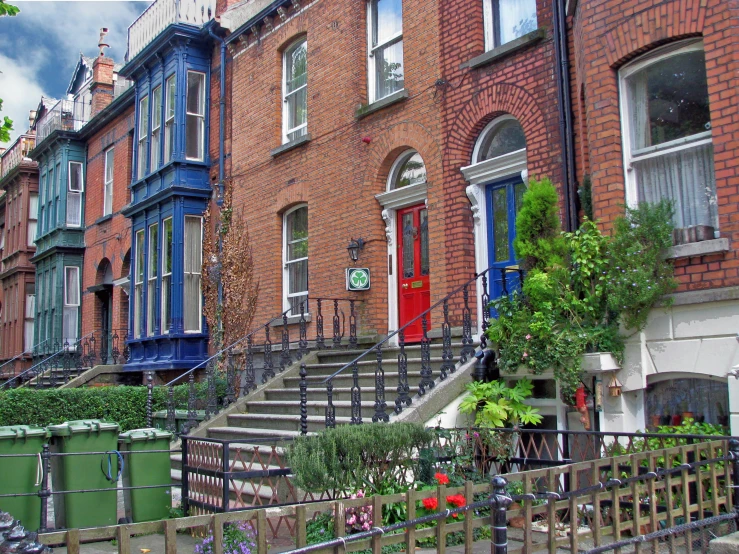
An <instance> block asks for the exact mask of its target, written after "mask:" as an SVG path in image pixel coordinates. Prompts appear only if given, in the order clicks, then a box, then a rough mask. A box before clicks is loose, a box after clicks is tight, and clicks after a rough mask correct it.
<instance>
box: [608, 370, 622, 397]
mask: <svg viewBox="0 0 739 554" xmlns="http://www.w3.org/2000/svg"><path fill="white" fill-rule="evenodd" d="M622 386H623V385H622V384H621V383H620V382H619V380H618V379H616V374H615V373H614V374H613V375H611V381H610V382H609V383H608V393H609V394H610V395H611V396H621V387H622Z"/></svg>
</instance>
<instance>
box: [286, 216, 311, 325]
mask: <svg viewBox="0 0 739 554" xmlns="http://www.w3.org/2000/svg"><path fill="white" fill-rule="evenodd" d="M283 225H284V231H283V238H284V243H283V262H284V264H283V267H284V268H285V269H284V281H283V283H284V291H285V292H284V294H285V296H284V299H285V300H284V306H285V309H288V308H290V309H291V312H290V315H298V314H300V304H301V303H303V302H305V301H306V300H307V299H308V206H306V205H305V204H302V205H300V206H296V207H295V208H292V209H291V210H289V211H287V212H286V213H285V215H284V217H283ZM306 311H307V310H306Z"/></svg>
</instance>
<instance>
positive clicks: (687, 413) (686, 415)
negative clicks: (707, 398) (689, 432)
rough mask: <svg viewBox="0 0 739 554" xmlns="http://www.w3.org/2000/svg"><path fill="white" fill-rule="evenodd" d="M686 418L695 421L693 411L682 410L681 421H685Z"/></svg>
mask: <svg viewBox="0 0 739 554" xmlns="http://www.w3.org/2000/svg"><path fill="white" fill-rule="evenodd" d="M688 418H690V419H692V420H693V421H695V417H694V416H693V412H683V421H685V420H686V419H688Z"/></svg>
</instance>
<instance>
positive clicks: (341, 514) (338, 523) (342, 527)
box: [334, 501, 346, 554]
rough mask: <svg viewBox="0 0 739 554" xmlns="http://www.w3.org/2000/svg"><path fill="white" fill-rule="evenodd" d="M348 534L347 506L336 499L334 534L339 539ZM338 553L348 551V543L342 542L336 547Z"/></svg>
mask: <svg viewBox="0 0 739 554" xmlns="http://www.w3.org/2000/svg"><path fill="white" fill-rule="evenodd" d="M345 535H346V508H345V507H344V503H343V502H341V501H334V536H335V537H336V538H337V539H338V538H339V537H343V536H345ZM335 552H336V554H342V553H343V552H346V544H345V543H343V542H342V543H341V544H340V545H339V546H337V547H336V549H335Z"/></svg>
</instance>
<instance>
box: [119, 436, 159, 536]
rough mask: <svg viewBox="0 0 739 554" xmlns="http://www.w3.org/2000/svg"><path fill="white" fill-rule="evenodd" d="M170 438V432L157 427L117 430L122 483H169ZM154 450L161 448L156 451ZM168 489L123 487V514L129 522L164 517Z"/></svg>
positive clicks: (144, 485)
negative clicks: (124, 512)
mask: <svg viewBox="0 0 739 554" xmlns="http://www.w3.org/2000/svg"><path fill="white" fill-rule="evenodd" d="M171 440H172V433H168V432H167V431H161V430H159V429H134V430H132V431H127V432H125V433H121V434H120V436H119V437H118V442H119V450H120V451H121V453H122V454H123V459H124V464H123V468H124V469H123V486H124V487H151V486H154V485H169V484H171V482H172V476H171V463H170V459H169V443H170V442H171ZM158 450H161V451H164V452H156V451H158ZM151 451H154V452H151ZM171 492H172V491H171V489H170V488H169V487H160V488H155V489H133V490H124V491H123V498H124V499H125V506H126V518H127V519H128V521H131V522H133V523H139V522H141V521H156V520H160V519H167V518H168V517H169V513H170V509H171V508H172V495H171Z"/></svg>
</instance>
